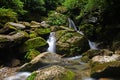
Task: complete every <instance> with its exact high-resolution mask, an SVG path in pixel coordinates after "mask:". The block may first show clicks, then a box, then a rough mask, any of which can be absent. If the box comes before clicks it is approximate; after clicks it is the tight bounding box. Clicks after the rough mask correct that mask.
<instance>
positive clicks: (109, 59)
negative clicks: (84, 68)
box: [92, 54, 120, 63]
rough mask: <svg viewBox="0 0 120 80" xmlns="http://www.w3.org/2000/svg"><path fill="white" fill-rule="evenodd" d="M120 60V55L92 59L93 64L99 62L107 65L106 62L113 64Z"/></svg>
mask: <svg viewBox="0 0 120 80" xmlns="http://www.w3.org/2000/svg"><path fill="white" fill-rule="evenodd" d="M118 60H120V55H119V54H113V55H111V56H106V55H104V56H100V55H98V56H94V57H93V58H92V62H99V63H106V62H113V61H118Z"/></svg>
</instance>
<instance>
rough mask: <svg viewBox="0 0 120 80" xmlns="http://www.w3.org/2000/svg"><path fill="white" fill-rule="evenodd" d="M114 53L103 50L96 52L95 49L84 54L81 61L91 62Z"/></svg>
mask: <svg viewBox="0 0 120 80" xmlns="http://www.w3.org/2000/svg"><path fill="white" fill-rule="evenodd" d="M112 54H113V52H112V51H110V50H107V49H101V50H95V49H90V50H88V51H86V52H84V53H83V54H82V58H81V60H82V61H83V62H88V61H90V60H91V59H92V58H93V57H94V56H99V55H101V56H103V55H106V56H108V55H112Z"/></svg>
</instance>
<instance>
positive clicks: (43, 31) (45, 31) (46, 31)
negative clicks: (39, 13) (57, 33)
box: [35, 28, 51, 35]
mask: <svg viewBox="0 0 120 80" xmlns="http://www.w3.org/2000/svg"><path fill="white" fill-rule="evenodd" d="M35 32H36V33H37V34H38V35H44V34H49V33H50V32H51V30H50V28H39V29H36V30H35Z"/></svg>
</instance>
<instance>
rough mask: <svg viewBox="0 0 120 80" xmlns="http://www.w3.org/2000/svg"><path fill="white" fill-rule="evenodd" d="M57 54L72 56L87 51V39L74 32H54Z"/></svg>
mask: <svg viewBox="0 0 120 80" xmlns="http://www.w3.org/2000/svg"><path fill="white" fill-rule="evenodd" d="M56 40H57V42H56V49H57V53H59V54H65V55H66V56H73V55H77V54H81V53H83V52H84V51H86V50H88V49H89V45H88V41H87V39H86V38H85V37H84V36H83V35H81V34H79V33H77V32H74V31H67V30H59V31H57V32H56Z"/></svg>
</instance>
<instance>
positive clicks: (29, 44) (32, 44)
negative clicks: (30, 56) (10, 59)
mask: <svg viewBox="0 0 120 80" xmlns="http://www.w3.org/2000/svg"><path fill="white" fill-rule="evenodd" d="M45 46H47V42H46V40H45V39H43V38H42V37H36V38H32V39H28V40H27V41H25V43H24V44H23V46H22V51H23V52H25V51H29V50H30V49H38V50H40V49H41V48H42V47H45ZM41 51H42V49H41Z"/></svg>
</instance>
